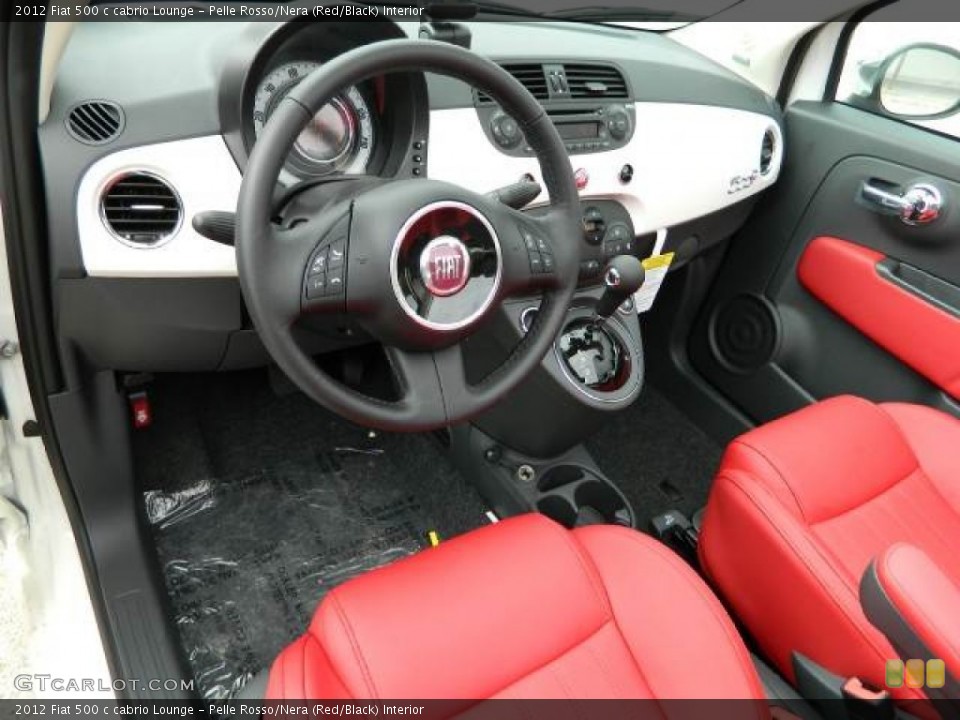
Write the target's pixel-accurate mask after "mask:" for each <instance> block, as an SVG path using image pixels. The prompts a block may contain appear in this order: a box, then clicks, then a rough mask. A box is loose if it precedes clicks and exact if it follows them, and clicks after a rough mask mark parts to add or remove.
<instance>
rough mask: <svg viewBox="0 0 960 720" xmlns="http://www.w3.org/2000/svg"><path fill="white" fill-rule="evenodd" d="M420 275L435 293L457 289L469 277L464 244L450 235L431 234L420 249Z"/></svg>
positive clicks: (468, 264) (441, 295)
mask: <svg viewBox="0 0 960 720" xmlns="http://www.w3.org/2000/svg"><path fill="white" fill-rule="evenodd" d="M420 277H422V278H423V284H424V285H426V286H427V290H429V291H430V294H431V295H434V296H436V297H447V296H449V295H455V294H456V293H458V292H460V291H461V290H463V287H464V286H465V285H466V284H467V280H469V279H470V252H469V251H468V250H467V246H466V245H464V244H463V243H462V242H460V241H459V240H458V239H457V238H455V237H452V236H450V235H441V236H440V237H438V238H434V239H433V240H431V241H430V242H428V243H427V246H426V247H425V248H424V249H423V252H422V253H420Z"/></svg>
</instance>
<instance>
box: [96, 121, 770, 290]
mask: <svg viewBox="0 0 960 720" xmlns="http://www.w3.org/2000/svg"><path fill="white" fill-rule="evenodd" d="M767 130H771V131H772V132H773V133H774V136H775V138H776V142H775V152H774V157H773V161H772V164H771V167H770V170H769V172H768V173H767V174H765V175H763V174H761V173H760V171H759V163H760V148H761V142H762V138H763V134H764V132H765V131H767ZM782 158H783V138H782V136H781V133H780V128H779V126H778V125H777V123H776V122H775V121H774V120H773V119H771V118H769V117H767V116H765V115H760V114H755V113H750V112H746V111H743V110H734V109H730V108H722V107H714V106H708V105H688V104H670V103H636V130H635V132H634V135H633V138H632V139H631V141H630V143H629V144H628V145H626V146H625V147H623V148H621V149H619V150H614V151H607V152H602V153H594V154H584V155H575V156H572V157H571V159H570V164H571V168H573V169H581V168H582V169H583V170H585V171H586V172H587V174H588V176H589V180H588V183H587V186H586V187H585V188H584V190H583V191H582V192H581V197H582V198H584V199H587V198H609V199H613V200H618V201H620V202H621V203H622V204H623V205H624V206H625V207H626V208H627V210H628V211H629V213H630V216H631V218H632V220H633V224H634V227H635V229H636V232H637V233H638V234H641V233H647V232H652V231H656V230H659V229H663V228H669V227H671V226H674V225H677V224H679V223H683V222H686V221H689V220H693V219H696V218H698V217H702V216H704V215H707V214H709V213H712V212H716V211H717V210H721V209H723V208H724V207H727V206H729V205H732V204H734V203H736V202H739V201H740V200H744V199H746V198H747V197H749V196H751V195H754V194H756V193H757V192H760V191H761V190H763V189H764V188H766V187H769V186H770V185H771V184H773V183H774V182H775V181H776V179H777V176H778V174H779V172H780V165H781V162H782ZM627 163H629V164H630V165H632V166H633V169H634V177H633V180H632V181H631V182H630V183H629V184H628V185H623V184H621V182H620V180H619V174H620V169H621V168H622V167H623V165H624V164H627ZM130 170H146V171H149V172H152V173H155V174H157V175H159V176H161V177H162V178H164V179H165V180H167V181H168V182H169V183H170V184H171V185H173V187H175V188H176V190H177V192H178V193H179V194H180V197H181V199H182V200H183V204H184V221H183V223H182V225H181V227H180V229H179V231H178V232H177V234H176V235H175V236H174V237H173V238H172V239H171V240H170V241H169V242H167V243H165V244H163V245H161V246H159V247H156V248H135V247H130V246H128V245H124V244H123V243H121V242H120V241H119V240H117V239H116V238H115V237H113V235H111V233H110V232H109V231H108V230H107V229H106V227H105V226H104V224H103V222H102V221H101V218H100V212H99V203H100V194H101V192H102V190H103V188H104V187H106V186H107V185H108V184H109V183H110V182H111V180H112V179H113V178H115V177H116V176H117V175H118V174H119V173H122V172H125V171H130ZM525 173H530V174H531V175H533V176H534V177H535V178H537V179H540V177H541V175H540V168H539V165H538V164H537V162H536V160H534V159H533V158H514V157H508V156H506V155H504V154H503V153H501V152H500V151H499V150H497V149H496V148H495V147H494V146H493V145H492V144H491V142H490V141H489V140H488V139H487V137H486V135H485V134H484V132H483V128H482V126H481V124H480V120H479V117H478V116H477V113H476V111H475V110H474V109H473V108H458V109H451V110H434V111H431V113H430V146H429V153H428V173H427V174H428V176H429V177H432V178H435V179H439V180H446V181H448V182H452V183H456V184H458V185H461V186H463V187H466V188H469V189H471V190H475V191H477V192H486V191H488V190H493V189H495V188H498V187H502V186H504V185H509V184H510V183H513V182H516V181H517V180H519V179H520V177H521V176H522V175H523V174H525ZM240 181H241V175H240V171H239V169H238V168H237V165H236V163H235V162H234V160H233V157H232V156H231V155H230V152H229V151H228V149H227V146H226V144H225V142H224V140H223V138H222V137H221V136H219V135H214V136H207V137H200V138H192V139H188V140H177V141H174V142H167V143H161V144H156V145H143V146H139V147H135V148H129V149H126V150H121V151H119V152H116V153H113V154H112V155H108V156H107V157H104V158H102V159H100V160H99V161H97V162H96V163H95V164H94V165H92V166H91V167H90V168H89V169H88V170H87V171H86V173H85V174H84V176H83V179H82V181H81V183H80V187H79V189H78V197H77V222H78V231H79V237H80V245H81V252H82V256H83V263H84V266H85V268H86V271H87V274H88V275H91V276H94V277H217V276H235V275H236V274H237V267H236V260H235V257H234V251H233V248H231V247H228V246H225V245H221V244H219V243H216V242H213V241H212V240H208V239H206V238H204V237H203V236H201V235H199V234H197V233H196V232H195V231H194V230H193V227H192V225H191V220H192V217H193V215H194V214H195V213H198V212H201V211H206V210H228V211H234V210H235V209H236V205H237V196H238V193H239V188H240ZM538 200H539V201H545V198H540V199H538Z"/></svg>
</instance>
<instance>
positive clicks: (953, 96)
mask: <svg viewBox="0 0 960 720" xmlns="http://www.w3.org/2000/svg"><path fill="white" fill-rule="evenodd" d="M863 100H867V102H869V103H870V104H872V105H874V106H875V109H876V110H878V111H880V112H882V113H884V114H886V115H891V116H893V117H898V118H904V119H910V120H932V119H937V118H944V117H948V116H950V115H953V114H955V113H958V112H960V52H958V51H957V50H954V49H953V48H949V47H946V46H943V45H934V44H926V43H923V44H917V45H908V46H907V47H905V48H901V49H900V50H898V51H897V52H895V53H893V54H892V55H890V56H888V57H887V58H886V59H885V60H883V62H882V63H881V64H880V66H879V68H877V69H876V72H875V74H874V80H873V87H872V88H871V90H870V94H869V98H863Z"/></svg>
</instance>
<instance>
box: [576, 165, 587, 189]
mask: <svg viewBox="0 0 960 720" xmlns="http://www.w3.org/2000/svg"><path fill="white" fill-rule="evenodd" d="M573 181H574V182H575V183H576V184H577V190H583V189H584V188H585V187H586V186H587V183H588V182H590V175H589V174H588V173H587V171H586V170H584V169H583V168H578V169H577V171H576V172H575V173H574V174H573Z"/></svg>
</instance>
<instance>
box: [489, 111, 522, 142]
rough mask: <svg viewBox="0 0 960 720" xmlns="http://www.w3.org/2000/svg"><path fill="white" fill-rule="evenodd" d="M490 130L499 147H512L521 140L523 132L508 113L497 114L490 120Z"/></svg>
mask: <svg viewBox="0 0 960 720" xmlns="http://www.w3.org/2000/svg"><path fill="white" fill-rule="evenodd" d="M490 132H491V133H492V134H493V139H494V140H496V142H497V144H498V145H499V146H500V147H504V148H512V147H516V146H517V145H519V144H520V141H521V140H523V133H522V132H520V126H519V125H518V124H517V121H516V120H514V119H513V118H512V117H510V116H509V115H503V114H497V115H494V116H493V119H492V120H490Z"/></svg>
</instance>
